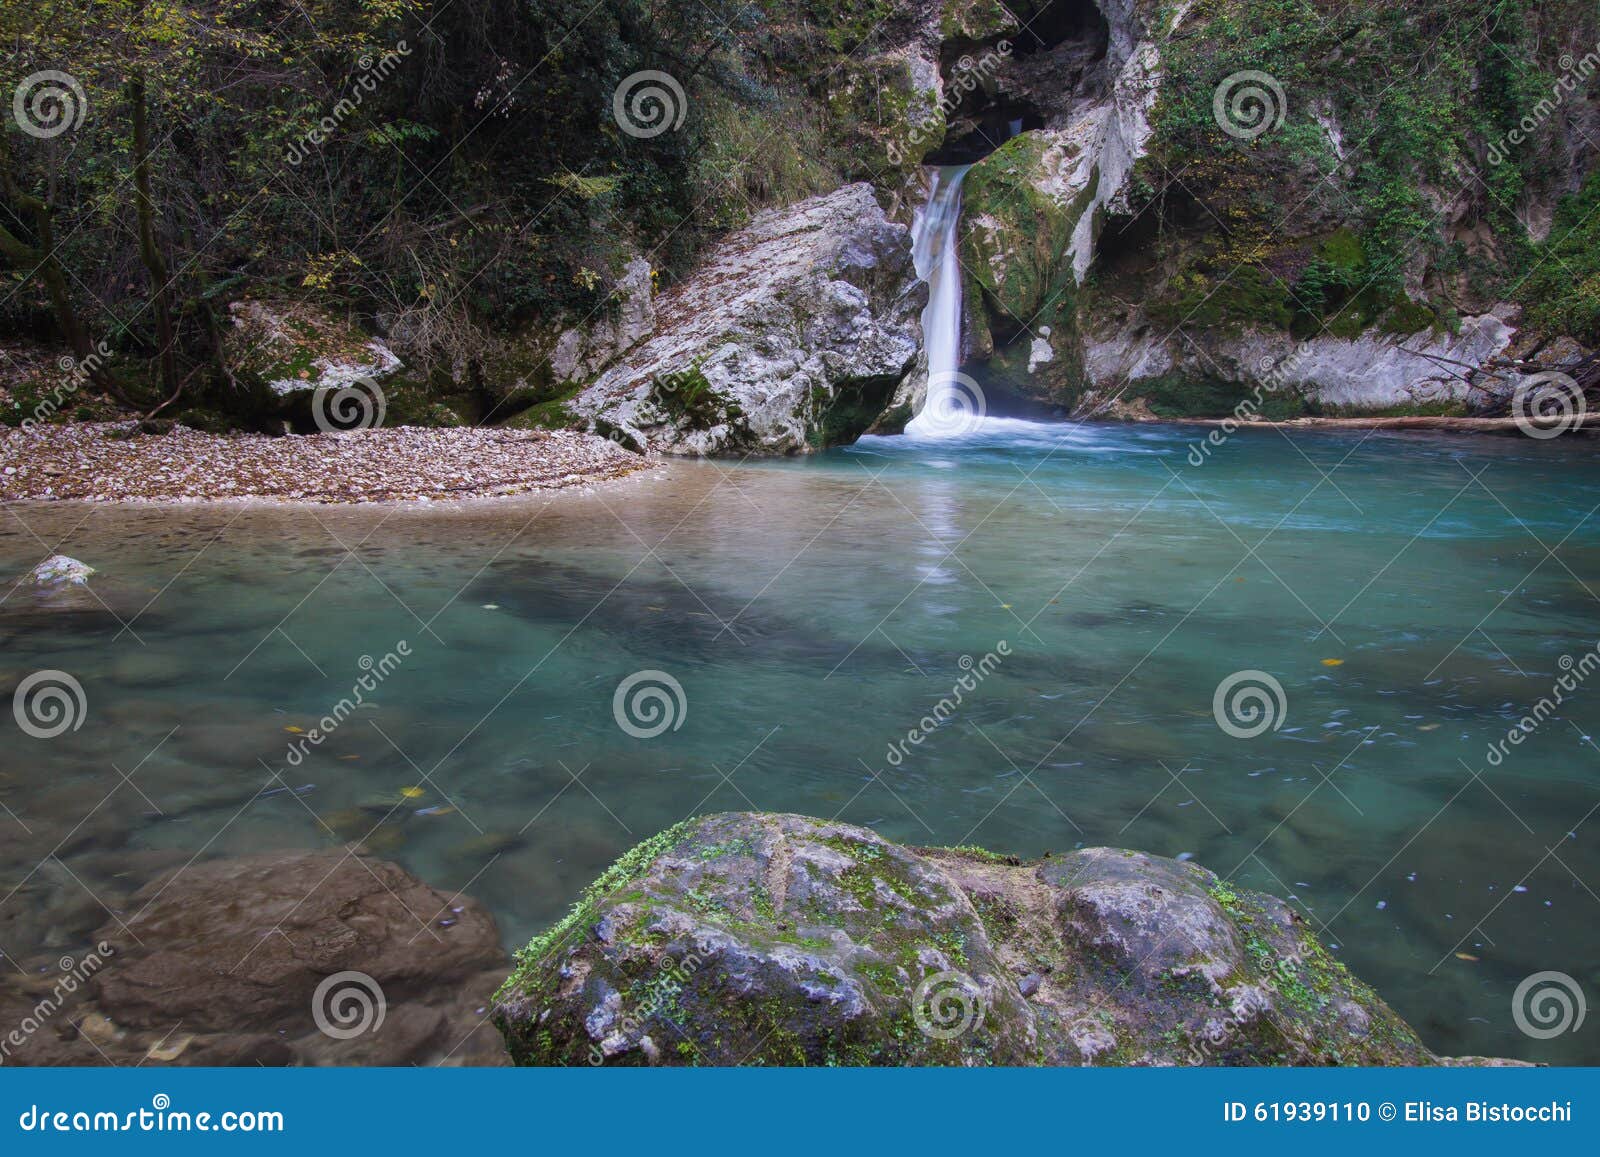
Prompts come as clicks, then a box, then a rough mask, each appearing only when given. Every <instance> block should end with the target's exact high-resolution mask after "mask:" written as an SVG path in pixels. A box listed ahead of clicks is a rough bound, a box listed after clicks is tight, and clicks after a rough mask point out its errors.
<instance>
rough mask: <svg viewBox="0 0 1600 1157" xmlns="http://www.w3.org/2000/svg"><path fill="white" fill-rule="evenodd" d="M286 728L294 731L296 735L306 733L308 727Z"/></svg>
mask: <svg viewBox="0 0 1600 1157" xmlns="http://www.w3.org/2000/svg"><path fill="white" fill-rule="evenodd" d="M284 730H285V731H288V732H292V733H293V734H295V735H304V734H305V733H306V729H305V728H304V727H285V728H284Z"/></svg>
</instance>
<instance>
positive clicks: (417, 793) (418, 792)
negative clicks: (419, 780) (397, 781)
mask: <svg viewBox="0 0 1600 1157" xmlns="http://www.w3.org/2000/svg"><path fill="white" fill-rule="evenodd" d="M427 794H428V793H427V792H425V791H423V790H422V789H421V788H420V787H403V788H401V789H400V798H401V799H421V798H422V797H423V796H425V795H427Z"/></svg>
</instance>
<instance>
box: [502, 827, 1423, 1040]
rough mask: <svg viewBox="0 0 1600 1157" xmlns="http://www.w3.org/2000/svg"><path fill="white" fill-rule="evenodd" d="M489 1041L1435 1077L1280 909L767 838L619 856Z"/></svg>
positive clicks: (1190, 870)
mask: <svg viewBox="0 0 1600 1157" xmlns="http://www.w3.org/2000/svg"><path fill="white" fill-rule="evenodd" d="M493 1018H494V1021H495V1023H496V1024H497V1025H498V1026H499V1028H500V1030H501V1032H502V1033H503V1034H504V1036H505V1038H506V1042H507V1044H508V1046H509V1048H510V1051H511V1054H512V1056H513V1058H514V1059H515V1060H516V1061H517V1062H518V1063H520V1064H533V1065H545V1064H552V1065H562V1064H574V1065H576V1064H595V1065H600V1064H613V1065H617V1064H621V1065H630V1064H631V1065H643V1064H666V1065H742V1064H777V1065H819V1064H851V1065H868V1064H870V1065H878V1064H883V1065H992V1064H1008V1065H1079V1064H1153V1065H1161V1064H1179V1065H1185V1064H1238V1065H1297V1064H1403V1065H1415V1064H1433V1063H1442V1062H1440V1060H1439V1058H1436V1057H1434V1056H1433V1054H1431V1053H1430V1052H1429V1051H1428V1050H1427V1048H1426V1047H1425V1046H1424V1045H1423V1043H1422V1042H1421V1040H1419V1039H1418V1037H1417V1035H1416V1033H1415V1032H1414V1031H1413V1030H1412V1029H1411V1028H1410V1027H1409V1026H1408V1025H1407V1024H1406V1023H1405V1022H1404V1021H1403V1020H1401V1019H1400V1017H1399V1016H1397V1015H1396V1014H1395V1013H1394V1011H1393V1010H1392V1009H1390V1008H1389V1007H1388V1005H1386V1004H1385V1003H1384V1002H1383V1001H1382V1000H1381V999H1380V998H1379V997H1378V996H1377V994H1375V993H1374V992H1373V991H1372V990H1371V989H1370V988H1368V987H1367V986H1366V985H1364V984H1362V983H1361V982H1360V981H1359V980H1357V979H1356V978H1355V977H1354V976H1352V975H1351V974H1350V972H1349V971H1348V970H1347V969H1346V968H1345V967H1344V966H1343V965H1342V964H1340V963H1339V962H1338V961H1336V960H1334V959H1333V958H1332V957H1331V956H1330V955H1329V954H1328V952H1327V950H1326V949H1325V948H1324V947H1323V946H1322V945H1321V944H1320V943H1318V942H1317V940H1316V938H1315V936H1314V935H1312V933H1311V931H1310V929H1309V928H1307V927H1306V925H1305V924H1304V923H1303V922H1302V921H1301V919H1300V918H1299V917H1298V916H1297V915H1296V914H1295V913H1294V912H1293V911H1292V910H1291V909H1290V908H1289V906H1288V905H1287V904H1285V903H1284V902H1283V901H1281V900H1278V899H1275V898H1273V897H1271V896H1266V895H1262V894H1259V893H1255V892H1249V891H1245V890H1243V889H1239V888H1236V887H1234V886H1233V885H1231V884H1230V883H1229V882H1227V881H1225V880H1222V879H1220V878H1219V877H1217V876H1216V875H1215V874H1214V873H1212V872H1209V871H1207V870H1205V869H1204V868H1201V867H1199V866H1198V865H1195V864H1189V863H1179V862H1177V861H1174V860H1166V859H1162V858H1160V857H1156V856H1148V855H1144V854H1143V853H1139V852H1129V851H1121V850H1117V849H1110V848H1090V849H1086V850H1082V851H1076V852H1072V853H1069V854H1067V855H1065V856H1059V857H1046V858H1045V859H1044V860H1042V861H1036V862H1031V863H1025V862H1022V861H1020V860H1018V859H1017V858H1016V857H1011V856H1001V855H996V854H994V853H990V852H986V851H984V850H982V849H977V848H926V849H920V848H907V847H902V846H900V845H897V844H893V843H890V842H889V841H887V840H885V839H883V838H881V837H879V836H878V835H876V834H875V833H873V832H871V831H869V830H867V829H865V828H860V827H855V826H853V825H850V824H843V823H838V822H835V821H830V820H819V819H810V818H807V817H805V816H798V815H779V814H765V813H728V814H722V815H714V816H709V817H706V818H704V819H700V820H693V821H688V822H685V823H683V824H679V825H677V826H676V827H673V828H671V829H669V830H668V831H666V832H664V833H662V834H661V835H659V836H656V837H654V838H653V839H651V840H649V841H646V842H645V843H644V844H641V845H640V846H639V847H638V848H635V849H634V850H633V851H631V852H629V853H628V854H627V855H626V856H624V857H623V858H622V859H621V860H620V861H618V863H617V864H616V865H615V866H614V867H612V868H611V869H610V870H609V871H608V872H607V873H606V874H605V875H604V876H602V877H601V879H600V880H599V881H597V882H596V884H595V885H594V886H593V887H591V888H590V889H589V890H588V891H587V892H586V893H585V894H584V896H583V898H582V899H581V900H580V902H579V903H578V905H577V907H575V908H574V909H573V911H572V913H571V914H570V915H568V916H567V918H566V919H565V920H563V921H562V922H561V923H559V924H557V925H556V926H555V927H554V928H552V929H551V930H550V931H549V932H547V933H545V934H544V935H543V936H540V937H539V938H537V939H536V940H534V942H533V943H531V944H529V946H528V947H527V948H526V949H525V950H524V951H523V952H522V953H520V954H519V955H518V963H517V968H516V970H515V971H514V972H513V973H512V975H511V976H510V978H509V979H507V981H506V983H505V985H504V986H503V987H502V988H501V989H500V991H499V993H498V994H497V995H496V996H495V1001H494V1011H493Z"/></svg>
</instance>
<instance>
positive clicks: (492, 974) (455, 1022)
mask: <svg viewBox="0 0 1600 1157" xmlns="http://www.w3.org/2000/svg"><path fill="white" fill-rule="evenodd" d="M93 939H94V942H95V945H96V947H95V949H94V951H93V953H92V954H85V955H83V956H82V957H80V962H81V963H82V966H81V967H80V968H79V969H78V973H79V974H80V975H82V976H83V977H84V979H85V980H86V983H84V984H81V985H79V984H74V985H73V987H72V990H71V993H70V995H69V997H67V998H62V999H60V1001H59V1003H61V1004H63V1005H64V1007H61V1008H60V1011H59V1012H55V1011H54V1010H51V1012H52V1015H51V1016H50V1017H49V1018H43V1019H45V1023H46V1027H47V1031H39V1032H36V1033H34V1034H33V1035H32V1036H30V1037H29V1039H28V1040H27V1041H26V1043H25V1045H23V1046H18V1047H17V1049H16V1052H15V1054H14V1055H15V1057H16V1059H17V1060H19V1061H20V1062H22V1063H26V1064H102V1063H113V1064H119V1065H120V1064H128V1063H177V1064H184V1065H192V1064H201V1065H206V1064H212V1065H215V1064H389V1065H394V1064H429V1063H433V1064H443V1063H453V1064H501V1063H504V1059H505V1053H504V1050H503V1049H502V1047H501V1046H500V1042H499V1040H498V1039H497V1038H496V1036H495V1034H494V1033H493V1032H492V1031H491V1030H489V1029H487V1028H486V1027H483V1024H484V1019H483V1013H484V1011H486V1010H485V1008H484V1003H483V1000H482V994H483V992H484V991H486V990H487V989H488V988H489V987H490V986H491V985H492V984H493V983H494V980H495V979H497V978H498V977H499V976H501V975H503V974H504V970H505V952H504V950H503V949H502V948H501V946H500V938H499V933H498V931H497V929H496V927H495V922H494V919H493V917H491V916H490V915H489V914H488V912H486V911H485V910H484V909H483V908H482V906H480V905H479V904H478V903H477V902H476V901H473V900H471V899H468V898H466V897H463V896H461V895H459V894H456V895H452V894H450V893H448V892H440V891H437V890H435V889H433V888H430V887H428V886H427V885H426V884H424V883H422V882H421V881H420V880H418V879H416V878H415V877H414V876H412V875H410V874H409V873H408V872H406V871H405V870H404V869H402V868H400V867H399V866H398V865H396V864H393V863H388V862H386V861H384V860H378V859H372V858H369V857H367V856H361V855H356V854H354V853H352V852H350V851H346V850H337V851H318V852H289V853H281V854H270V855H255V856H245V857H240V858H236V859H219V860H210V861H203V862H200V863H193V864H189V865H185V866H180V867H179V868H178V869H177V870H176V871H172V872H169V873H165V874H163V875H161V876H159V877H157V878H156V879H154V880H152V881H151V882H150V883H148V884H147V885H146V886H144V887H143V888H141V889H140V890H139V891H137V892H135V893H134V894H133V895H132V896H131V897H129V898H128V899H127V901H126V903H124V904H119V905H117V906H116V913H115V915H114V916H113V918H112V919H111V920H110V921H109V922H108V923H107V924H106V925H105V926H104V927H102V928H100V929H99V930H98V931H97V932H95V933H94V935H93ZM62 967H63V968H65V967H66V965H65V964H63V965H62ZM52 971H53V970H52ZM45 979H46V980H49V979H50V977H48V976H46V978H45ZM13 989H14V986H8V985H6V984H0V1012H8V1011H10V1010H12V1007H13V1005H16V1006H17V1007H19V1008H20V1007H23V1006H24V1005H25V1004H32V1003H35V1002H36V1001H37V999H38V994H37V993H36V992H33V991H32V990H29V991H26V992H17V991H13ZM57 997H58V998H60V997H61V994H60V993H57Z"/></svg>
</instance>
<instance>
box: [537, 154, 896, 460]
mask: <svg viewBox="0 0 1600 1157" xmlns="http://www.w3.org/2000/svg"><path fill="white" fill-rule="evenodd" d="M926 300H927V287H926V286H925V285H924V284H922V283H921V282H919V281H918V280H917V279H916V271H915V270H914V269H913V267H912V263H911V236H910V231H909V230H908V229H907V228H906V227H905V226H903V225H899V224H896V223H894V222H892V221H890V220H889V219H888V217H887V216H886V215H885V214H884V211H883V209H882V208H881V207H879V205H878V202H877V200H876V199H875V197H874V195H873V192H872V188H871V186H869V185H866V184H857V185H848V186H846V187H845V188H842V189H839V190H837V191H836V192H833V193H829V194H827V195H826V196H820V197H811V198H809V199H807V200H805V201H801V202H799V203H798V204H795V205H791V206H789V207H787V208H784V209H776V210H770V211H768V212H765V213H762V214H760V215H759V216H758V217H756V219H755V220H754V221H753V222H751V224H750V225H749V226H748V227H747V228H745V229H743V230H741V231H739V232H738V233H736V234H734V235H733V236H732V237H730V238H728V239H727V240H726V241H724V242H722V243H721V244H720V245H718V246H717V247H716V249H715V250H713V252H712V253H711V254H710V255H709V256H708V257H707V259H706V260H705V262H703V263H702V264H701V266H700V267H699V268H698V269H697V270H696V271H695V272H694V273H693V274H691V275H690V276H689V278H688V279H687V280H685V281H684V282H683V283H682V284H680V285H678V286H676V287H675V288H673V289H672V290H670V291H668V292H667V293H665V294H663V295H662V297H661V298H660V299H659V300H657V301H656V302H655V303H654V307H653V309H654V316H653V321H654V323H655V328H654V333H653V335H652V336H651V337H650V339H649V340H648V341H645V342H644V343H643V344H641V345H639V346H638V347H637V348H635V349H634V350H633V351H632V352H631V353H629V354H628V355H627V356H626V357H625V358H624V359H623V360H622V361H621V362H620V363H618V364H617V365H615V366H613V367H612V368H611V369H609V370H607V371H606V372H605V373H604V374H602V375H601V376H600V378H599V379H597V380H596V381H595V382H594V384H592V385H591V386H589V387H588V388H587V389H586V390H584V391H583V392H582V393H581V394H579V395H578V396H577V397H576V398H575V399H573V401H572V402H571V403H570V404H569V405H570V409H571V410H572V412H573V413H574V414H575V415H577V416H578V417H580V418H583V419H586V420H587V421H588V422H589V423H590V425H591V426H592V428H594V429H595V430H597V431H599V432H601V433H604V434H610V435H614V436H616V437H618V438H619V439H621V440H624V441H628V442H632V443H634V444H636V445H638V446H640V447H643V448H647V449H657V450H662V451H665V452H667V453H673V454H723V453H736V452H737V453H762V454H794V453H804V452H806V451H808V450H813V449H818V448H821V447H823V446H827V445H833V444H837V443H839V442H847V441H852V440H854V439H855V438H856V437H857V436H858V435H860V434H861V433H862V432H863V431H865V430H866V429H867V428H868V427H869V426H872V425H873V424H874V423H875V422H877V420H878V419H879V418H880V417H881V416H882V414H883V411H884V409H885V408H886V407H887V406H888V405H889V404H890V399H891V398H892V396H893V395H894V392H895V389H896V387H897V386H898V385H899V384H900V382H901V379H902V378H904V377H905V375H906V374H907V373H908V372H909V371H910V370H911V368H912V366H913V365H914V363H915V361H916V357H917V351H918V348H919V346H920V344H921V335H922V330H921V311H922V307H923V305H924V304H925V302H926ZM624 320H625V321H626V319H624ZM568 353H571V354H572V355H573V358H575V357H576V352H575V351H568Z"/></svg>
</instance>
